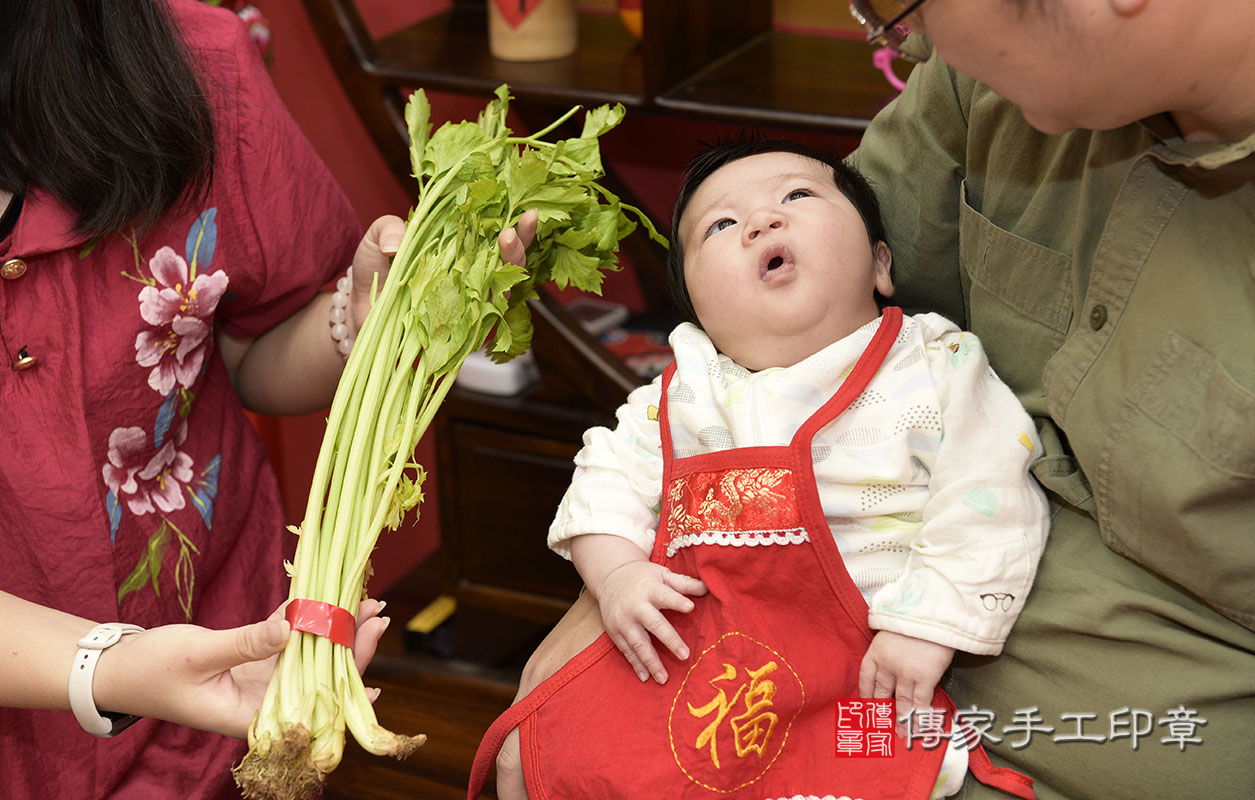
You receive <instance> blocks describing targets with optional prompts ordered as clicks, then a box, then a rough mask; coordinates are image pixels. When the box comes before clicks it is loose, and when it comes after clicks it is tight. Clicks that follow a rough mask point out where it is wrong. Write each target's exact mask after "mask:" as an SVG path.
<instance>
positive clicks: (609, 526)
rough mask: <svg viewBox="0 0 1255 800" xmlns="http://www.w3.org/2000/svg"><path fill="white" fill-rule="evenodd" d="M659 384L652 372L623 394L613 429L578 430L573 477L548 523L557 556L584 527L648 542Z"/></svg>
mask: <svg viewBox="0 0 1255 800" xmlns="http://www.w3.org/2000/svg"><path fill="white" fill-rule="evenodd" d="M661 386H662V379H661V378H657V379H655V380H654V382H653V383H650V384H648V385H646V386H642V387H640V388H639V389H636V390H635V391H633V392H632V393H631V394H630V395H628V399H627V402H626V403H625V404H624V405H622V406H620V407H619V410H618V412H616V415H615V416H616V418H617V419H618V424H617V425H616V426H615V429H614V430H613V431H611V430H610V429H608V428H600V427H599V428H590V429H589V430H588V431H586V432H585V433H584V447H583V448H582V449H581V450H580V451H579V453H577V454H576V456H575V477H574V478H572V479H571V485H570V486H569V487H568V488H567V491H566V494H565V495H564V496H563V498H562V502H561V503H560V504H559V505H558V513H557V515H556V517H555V518H554V521H553V524H552V525H550V527H549V547H550V548H551V549H552V550H553V551H554V552H556V553H558V554H559V555H561V556H562V557H563V558H567V559H569V558H570V557H571V544H570V540H571V538H572V537H574V536H580V535H582V534H586V533H605V534H612V535H615V536H622V537H623V538H625V539H630V540H631V541H633V542H635V543H636V544H637V545H639V546H640V548H641V549H642V550H644V551H645V552H646V553H649V551H650V550H651V549H652V548H653V544H654V534H655V533H656V532H657V530H658V504H659V500H660V498H661V496H662V442H661V438H660V433H659V425H658V403H659V399H660V398H661V396H662V388H661Z"/></svg>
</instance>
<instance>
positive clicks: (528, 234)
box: [497, 208, 540, 267]
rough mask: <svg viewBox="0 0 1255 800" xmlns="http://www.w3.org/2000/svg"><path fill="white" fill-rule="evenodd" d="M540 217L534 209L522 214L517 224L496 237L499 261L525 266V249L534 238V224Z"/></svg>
mask: <svg viewBox="0 0 1255 800" xmlns="http://www.w3.org/2000/svg"><path fill="white" fill-rule="evenodd" d="M539 218H540V215H539V214H538V213H537V211H536V209H534V208H533V209H531V210H529V211H526V212H524V214H523V216H522V217H520V218H519V221H518V224H517V225H515V226H514V227H513V228H506V229H505V230H504V231H502V232H501V235H500V236H498V237H497V246H498V247H499V248H500V249H501V260H502V261H504V262H506V263H507V264H517V265H519V266H520V267H523V266H527V248H528V246H529V245H531V243H532V240H533V239H535V238H536V223H537V220H539Z"/></svg>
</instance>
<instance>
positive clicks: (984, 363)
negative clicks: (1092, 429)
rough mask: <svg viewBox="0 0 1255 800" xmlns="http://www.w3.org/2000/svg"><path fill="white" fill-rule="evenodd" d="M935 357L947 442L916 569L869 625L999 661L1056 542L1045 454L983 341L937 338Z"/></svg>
mask: <svg viewBox="0 0 1255 800" xmlns="http://www.w3.org/2000/svg"><path fill="white" fill-rule="evenodd" d="M926 352H927V356H928V361H929V370H930V372H931V373H932V377H933V381H934V383H935V385H936V386H937V392H938V399H939V401H940V407H941V424H942V436H941V444H940V445H939V447H938V451H937V458H936V462H935V464H934V466H933V469H932V473H931V477H930V479H929V499H928V501H927V503H926V504H925V506H924V512H923V525H922V527H921V528H920V531H919V534H918V536H917V538H916V539H915V541H914V542H913V543H912V545H911V552H910V555H909V556H908V558H907V565H906V570H905V572H904V573H903V575H902V576H901V577H900V578H898V579H897V580H895V581H893V582H892V583H889V584H887V585H886V586H884V587H882V588H881V589H880V590H879V591H877V592H876V594H875V595H873V597H872V599H871V612H870V615H869V623H870V625H871V627H872V628H874V629H878V630H889V631H894V632H897V633H901V634H905V635H907V636H913V637H916V638H919V639H926V640H928V641H932V642H936V643H938V644H943V645H946V646H949V647H954V648H955V649H958V650H964V651H967V652H969V653H976V654H979V655H997V654H998V653H1000V652H1001V651H1002V645H1003V642H1005V641H1006V638H1007V634H1008V633H1009V632H1010V630H1011V625H1012V624H1013V623H1014V622H1015V619H1016V617H1017V616H1018V615H1019V613H1020V609H1021V608H1023V606H1024V601H1025V599H1026V598H1027V596H1028V592H1029V588H1030V587H1031V586H1032V583H1033V576H1034V574H1035V572H1036V570H1037V562H1038V560H1039V559H1040V557H1041V553H1042V549H1043V548H1044V547H1045V544H1046V534H1047V531H1048V529H1049V522H1050V519H1049V509H1048V506H1047V503H1046V498H1045V494H1044V493H1043V492H1042V490H1041V488H1040V487H1039V486H1038V485H1037V483H1036V481H1035V480H1034V479H1033V477H1032V476H1031V475H1030V474H1029V471H1028V470H1029V466H1030V465H1031V464H1032V463H1033V462H1034V461H1035V460H1036V459H1037V458H1038V457H1040V455H1041V454H1042V447H1041V443H1040V442H1039V441H1038V438H1037V433H1036V429H1035V428H1034V426H1033V422H1032V419H1031V418H1030V417H1029V416H1028V414H1027V413H1026V412H1025V411H1024V409H1023V407H1022V406H1021V405H1020V403H1019V401H1018V400H1016V398H1015V396H1014V395H1013V394H1012V392H1011V390H1010V389H1009V388H1008V387H1007V386H1006V385H1005V384H1003V383H1002V381H1001V380H999V379H998V377H997V376H996V375H995V374H994V372H993V370H992V369H991V368H990V366H989V361H988V359H987V358H986V356H985V352H984V350H983V348H982V347H981V344H980V341H979V340H978V339H977V338H976V336H974V335H973V334H971V333H966V332H951V333H946V334H943V335H941V336H938V337H931V338H930V340H929V341H928V344H927V347H926Z"/></svg>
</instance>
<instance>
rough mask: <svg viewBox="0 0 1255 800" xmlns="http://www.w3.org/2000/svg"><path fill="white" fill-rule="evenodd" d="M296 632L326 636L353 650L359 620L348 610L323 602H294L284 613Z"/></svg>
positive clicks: (289, 604)
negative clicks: (354, 635)
mask: <svg viewBox="0 0 1255 800" xmlns="http://www.w3.org/2000/svg"><path fill="white" fill-rule="evenodd" d="M284 616H285V617H287V620H288V623H289V624H290V625H291V626H292V630H294V631H305V632H306V633H312V634H314V635H316V636H325V637H326V638H328V639H330V640H331V641H333V642H335V643H336V644H342V645H344V646H345V647H347V648H349V649H352V648H353V634H354V633H356V632H357V618H356V617H354V616H353V614H352V613H351V612H349V611H348V610H347V609H344V608H341V607H340V606H336V605H332V604H331V603H324V602H322V601H321V600H293V601H292V602H290V603H288V608H287V611H285V612H284Z"/></svg>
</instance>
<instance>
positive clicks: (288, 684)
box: [234, 86, 665, 800]
mask: <svg viewBox="0 0 1255 800" xmlns="http://www.w3.org/2000/svg"><path fill="white" fill-rule="evenodd" d="M508 105H509V92H508V88H507V87H505V86H502V87H500V88H499V89H498V90H497V92H496V97H495V98H494V99H493V100H492V101H491V102H490V103H489V104H488V106H487V107H486V108H485V109H484V111H483V112H481V113H480V115H479V118H478V120H477V121H475V122H462V123H458V124H446V125H443V126H441V128H440V129H439V130H437V131H436V132H435V133H432V131H431V125H430V123H429V119H430V107H429V106H428V103H427V97H426V94H425V93H424V92H423V91H422V90H419V91H417V92H415V93H414V94H413V95H411V97H410V101H409V103H408V105H407V108H406V120H407V123H408V125H409V131H410V140H411V163H412V165H413V168H414V175H415V177H416V178H417V179H418V182H419V193H418V198H417V202H416V204H415V207H414V209H413V210H412V211H411V213H410V218H409V221H408V223H407V225H406V232H405V236H404V237H403V239H402V242H401V245H400V247H399V248H398V252H397V255H396V256H395V257H394V259H393V264H392V269H391V271H390V273H389V274H388V277H387V280H386V281H384V284H383V286H376V287H375V290H374V291H373V292H372V294H373V302H372V306H371V312H370V314H369V315H368V317H367V319H366V321H365V324H363V326H362V329H361V330H360V331H359V332H358V336H357V340H356V342H355V344H354V346H353V352H352V354H351V355H350V357H349V360H348V363H347V364H346V365H345V369H344V374H343V376H342V377H341V379H340V383H339V386H338V387H337V390H336V394H335V398H334V400H333V401H332V405H331V409H330V413H329V415H328V419H327V429H326V433H325V435H324V437H323V442H322V447H321V449H320V450H319V454H318V462H317V465H316V467H315V470H314V477H313V480H312V481H311V485H310V493H309V500H308V503H307V505H306V509H305V517H304V519H303V521H302V523H301V525H300V527H299V529H296V532H297V533H298V534H299V537H300V538H299V540H298V542H297V548H296V556H295V561H294V564H293V565H292V568H291V576H292V583H291V589H290V593H289V596H290V597H291V598H293V599H297V598H304V599H310V600H320V601H323V602H327V603H332V604H335V605H339V606H341V607H343V608H346V609H348V610H350V611H353V612H356V610H357V604H358V602H359V601H360V600H361V598H363V597H364V596H365V590H366V580H367V576H368V575H369V559H370V553H371V551H372V550H373V549H374V547H375V543H376V541H377V539H378V536H379V534H380V532H381V531H382V529H383V528H384V527H388V528H391V529H395V528H396V527H397V526H398V525H399V524H400V522H401V519H402V517H403V515H404V514H405V513H406V512H407V511H409V510H410V509H412V508H414V507H415V506H416V505H417V504H418V503H419V502H420V501H421V500H422V491H421V488H422V484H423V480H424V477H425V472H424V470H423V468H422V467H421V466H420V465H418V464H417V463H415V462H414V449H415V447H416V446H417V445H418V442H419V439H421V438H422V436H423V434H424V433H425V432H426V430H427V428H428V426H429V425H430V424H431V422H432V420H433V418H434V417H435V414H436V412H437V411H438V409H439V408H440V404H441V403H442V402H443V400H444V398H445V396H446V395H447V394H448V391H449V389H450V388H451V387H452V385H453V381H454V379H455V378H456V377H457V373H458V370H459V369H461V366H462V363H463V362H464V361H465V359H466V358H467V356H468V355H470V354H471V353H472V352H474V351H476V350H478V349H481V348H483V347H484V346H485V343H486V342H488V340H489V337H490V336H491V337H492V338H491V344H490V345H489V351H490V353H491V354H492V355H493V357H494V358H495V359H497V360H499V361H505V360H508V359H510V358H513V357H515V356H517V355H519V354H520V353H522V352H524V351H525V350H526V349H527V348H528V346H529V345H530V343H531V336H532V331H531V320H530V315H529V313H528V310H527V305H526V303H527V301H528V300H529V299H532V298H534V297H536V296H537V295H536V286H537V285H539V284H540V283H543V282H545V281H553V282H554V283H556V284H557V285H558V286H559V287H560V288H564V287H566V286H567V285H575V286H577V287H579V288H582V289H585V290H588V291H594V292H597V291H599V288H600V285H601V273H602V272H603V271H607V270H614V269H617V268H618V266H617V264H616V252H617V248H618V242H619V241H620V240H621V239H622V238H623V237H624V236H626V235H627V234H628V233H630V232H631V231H632V230H633V229H634V228H635V227H636V222H635V221H633V220H632V219H629V218H628V216H627V213H631V214H632V215H633V216H634V217H636V219H637V220H639V221H640V223H641V224H642V225H644V227H645V228H646V230H647V231H648V232H649V234H650V236H652V237H653V238H654V239H655V240H657V241H660V242H662V241H663V240H662V237H660V236H659V235H658V233H657V231H656V230H655V229H654V226H653V225H652V224H651V223H650V222H649V220H648V219H646V218H645V216H644V215H643V214H642V213H641V212H640V211H639V210H638V209H635V208H632V207H631V206H628V205H626V204H623V203H621V202H620V201H619V199H618V198H617V197H615V196H614V195H613V194H612V193H610V192H608V191H606V190H605V189H604V188H603V187H601V186H600V185H598V184H597V182H596V181H597V179H598V178H600V177H601V176H602V174H603V172H602V168H601V156H600V152H599V148H598V141H597V140H598V137H600V136H601V135H602V134H604V133H606V132H607V131H609V130H611V129H612V128H614V127H615V126H616V125H617V124H618V123H619V122H620V121H621V120H622V118H623V108H622V106H616V107H613V108H611V107H608V106H603V107H601V108H598V109H594V110H592V111H589V112H588V113H587V114H586V115H585V119H584V126H583V131H582V133H581V134H580V136H578V137H575V138H571V139H564V140H559V141H556V142H551V141H546V140H545V139H544V138H543V137H545V136H548V135H549V134H551V133H552V132H553V131H555V130H556V129H557V128H558V127H559V126H560V125H561V124H562V123H564V122H566V121H567V120H568V119H570V118H571V117H572V116H573V115H574V114H575V113H577V111H578V108H573V109H571V110H570V111H568V112H567V113H566V114H564V115H563V116H561V117H560V118H559V119H557V120H555V121H554V123H553V124H551V125H549V126H547V127H546V128H545V129H544V130H542V131H539V132H538V133H536V134H533V135H531V136H515V135H513V132H512V131H511V130H510V129H509V128H508V127H507V126H506V124H505V120H506V113H507V110H508ZM532 208H534V209H536V210H537V211H538V212H539V215H540V220H539V224H538V227H537V234H536V239H535V241H534V242H533V243H532V246H531V247H530V248H529V250H528V256H527V267H526V269H524V268H522V267H518V266H516V265H512V264H504V263H502V261H501V257H500V254H499V251H498V247H497V236H498V234H499V233H500V232H501V231H502V230H504V229H506V228H508V227H510V226H512V225H515V224H516V223H517V222H518V218H519V217H520V216H521V215H522V214H523V212H524V211H526V210H528V209H532ZM664 244H665V242H664ZM346 728H347V729H348V730H349V731H350V732H351V733H352V734H353V737H354V739H356V740H357V742H358V743H359V744H360V745H361V746H362V747H363V748H364V749H366V750H367V751H368V752H371V753H374V754H376V755H392V756H395V757H397V758H404V757H405V756H406V755H408V754H409V753H410V752H412V751H413V750H414V748H416V747H418V746H420V745H421V744H422V743H423V742H424V741H425V739H426V737H425V736H423V735H421V734H419V735H417V736H406V735H398V734H395V733H392V732H391V731H388V730H386V729H384V728H383V727H382V726H380V725H379V723H378V720H377V719H376V717H375V712H374V708H373V706H372V705H371V703H370V700H369V697H368V696H367V693H366V688H365V686H364V684H363V683H362V679H361V676H359V675H358V673H357V670H356V668H355V666H354V663H353V656H352V653H351V652H350V650H349V649H348V648H346V647H344V646H342V645H339V644H335V643H332V642H331V641H330V640H328V639H325V638H321V637H318V636H314V635H312V634H308V633H295V634H293V636H292V638H291V640H290V641H289V642H288V645H287V647H286V649H285V650H284V652H283V653H282V654H281V655H280V657H279V662H278V665H277V667H276V669H275V672H274V676H273V677H272V679H271V683H270V686H269V687H268V688H267V691H266V696H265V699H264V700H263V703H262V707H261V709H260V710H259V711H258V713H257V716H256V717H255V718H254V720H253V723H252V725H251V726H250V729H249V752H248V754H247V755H246V756H245V758H244V760H243V761H242V762H241V763H240V764H239V765H238V766H237V767H236V768H235V770H234V774H235V777H236V782H237V783H238V784H239V786H240V788H241V789H242V790H243V791H244V795H245V796H246V797H249V798H276V799H279V800H304V798H311V797H314V796H316V795H317V794H318V792H319V791H320V789H321V786H322V783H323V781H324V780H325V777H326V775H327V774H328V773H329V772H331V771H332V770H334V769H335V767H336V766H337V765H338V764H339V762H340V759H341V757H342V755H343V752H344V745H345V742H344V739H345V736H344V731H345V729H346Z"/></svg>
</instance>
